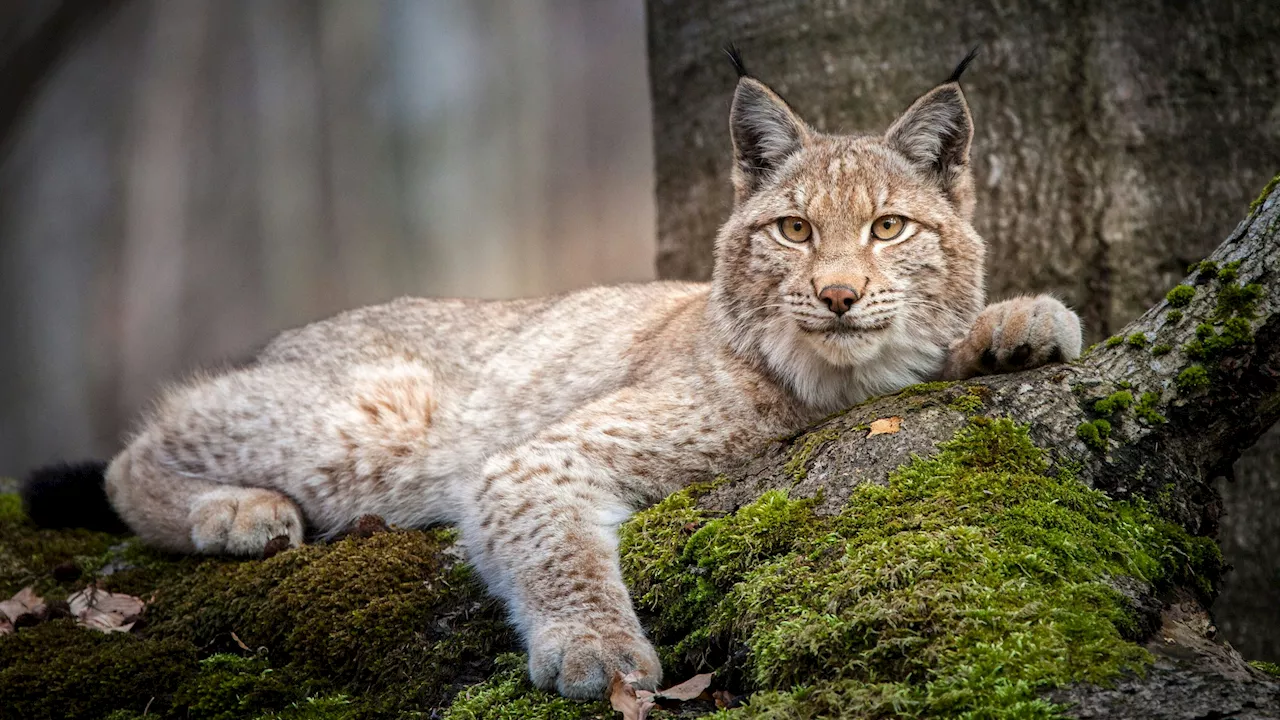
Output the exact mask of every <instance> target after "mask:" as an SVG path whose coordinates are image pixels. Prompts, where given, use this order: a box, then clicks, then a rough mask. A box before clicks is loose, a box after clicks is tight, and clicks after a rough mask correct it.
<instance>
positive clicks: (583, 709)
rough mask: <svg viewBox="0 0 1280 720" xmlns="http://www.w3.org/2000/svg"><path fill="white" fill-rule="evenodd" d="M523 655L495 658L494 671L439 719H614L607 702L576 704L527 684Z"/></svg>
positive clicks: (461, 693)
mask: <svg viewBox="0 0 1280 720" xmlns="http://www.w3.org/2000/svg"><path fill="white" fill-rule="evenodd" d="M524 664H525V659H524V656H523V655H515V654H507V655H502V656H499V657H498V660H497V665H498V668H499V670H498V672H496V673H494V675H493V676H492V677H490V678H489V679H488V680H486V681H485V682H483V683H479V684H477V685H472V686H471V687H468V688H466V689H464V690H463V691H462V692H460V693H458V696H457V697H456V698H454V700H453V704H452V705H451V706H449V708H448V709H447V710H445V712H444V715H443V720H580V719H584V718H614V717H617V714H616V713H614V712H613V711H612V710H611V709H610V708H609V705H608V703H603V702H597V703H580V702H575V701H573V700H566V699H564V698H562V697H559V696H558V695H555V694H552V693H546V692H543V691H541V690H538V689H537V688H535V687H533V686H532V685H531V684H529V680H528V674H527V673H526V672H525V669H524Z"/></svg>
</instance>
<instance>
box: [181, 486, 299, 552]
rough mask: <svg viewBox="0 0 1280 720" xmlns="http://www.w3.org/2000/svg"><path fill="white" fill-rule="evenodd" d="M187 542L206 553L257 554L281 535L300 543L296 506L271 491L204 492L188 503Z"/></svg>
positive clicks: (292, 543)
mask: <svg viewBox="0 0 1280 720" xmlns="http://www.w3.org/2000/svg"><path fill="white" fill-rule="evenodd" d="M190 522H191V541H192V542H193V543H194V544H195V546H196V551H197V552H201V553H206V554H221V553H226V554H229V555H248V556H261V555H262V554H263V551H264V550H266V547H267V543H268V542H270V541H271V540H272V539H273V538H276V537H280V536H284V537H287V538H288V539H289V546H290V547H294V546H297V545H300V544H302V514H301V513H299V512H298V506H297V505H294V504H293V501H292V500H290V499H289V498H287V497H285V496H284V495H282V494H280V493H278V492H275V491H274V490H264V489H260V488H245V487H228V488H223V489H219V490H214V491H211V492H207V493H205V494H203V495H201V496H200V497H198V498H196V500H195V502H194V503H193V504H192V508H191V515H190Z"/></svg>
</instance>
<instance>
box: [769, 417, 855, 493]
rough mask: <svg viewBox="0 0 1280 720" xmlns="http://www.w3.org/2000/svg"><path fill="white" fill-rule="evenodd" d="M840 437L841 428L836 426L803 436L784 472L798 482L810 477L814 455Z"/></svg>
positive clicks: (793, 449)
mask: <svg viewBox="0 0 1280 720" xmlns="http://www.w3.org/2000/svg"><path fill="white" fill-rule="evenodd" d="M840 435H841V430H840V428H838V427H835V426H834V425H828V426H827V427H824V428H822V429H820V430H814V431H812V432H808V433H805V434H804V435H801V436H800V438H799V439H798V440H797V441H796V444H795V446H794V447H793V448H792V450H791V457H790V458H789V459H788V460H787V464H786V465H784V466H783V470H785V471H786V473H787V474H788V475H790V476H791V477H792V478H793V479H795V481H796V482H800V481H801V480H804V479H805V478H806V477H808V475H809V460H811V459H812V458H813V454H814V453H815V452H817V450H818V448H820V447H822V446H823V445H825V444H826V443H829V442H831V441H832V440H835V439H837V438H839V437H840Z"/></svg>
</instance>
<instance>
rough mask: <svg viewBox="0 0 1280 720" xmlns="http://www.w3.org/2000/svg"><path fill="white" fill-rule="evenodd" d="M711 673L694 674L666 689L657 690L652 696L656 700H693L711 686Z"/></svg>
mask: <svg viewBox="0 0 1280 720" xmlns="http://www.w3.org/2000/svg"><path fill="white" fill-rule="evenodd" d="M711 675H712V673H702V674H701V675H694V676H693V677H691V678H689V679H688V680H685V681H684V682H682V683H680V684H679V685H672V686H671V687H669V688H667V689H666V690H659V691H658V692H657V693H655V695H654V697H655V698H657V699H658V700H679V701H681V702H685V701H687V700H693V699H695V698H697V697H698V696H699V695H701V694H702V693H704V692H706V689H707V688H709V687H711Z"/></svg>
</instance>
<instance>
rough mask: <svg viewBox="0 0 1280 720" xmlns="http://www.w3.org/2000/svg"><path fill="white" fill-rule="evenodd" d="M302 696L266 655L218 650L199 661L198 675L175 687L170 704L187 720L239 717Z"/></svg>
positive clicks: (230, 719)
mask: <svg viewBox="0 0 1280 720" xmlns="http://www.w3.org/2000/svg"><path fill="white" fill-rule="evenodd" d="M301 699H303V698H302V697H301V693H300V691H299V688H298V687H297V686H296V685H293V684H291V683H290V682H289V681H288V680H287V679H286V678H285V677H283V676H282V675H281V674H280V673H278V672H275V671H273V670H272V669H271V666H270V664H269V663H268V662H267V659H266V657H263V656H253V657H242V656H239V655H232V654H229V653H219V654H215V655H212V656H210V657H207V658H205V659H204V660H201V661H200V670H199V674H198V675H197V676H196V677H194V678H192V679H191V680H189V681H187V682H185V683H183V684H182V685H181V686H180V687H179V688H178V690H177V692H176V693H175V694H174V699H173V704H174V707H175V708H177V709H179V710H181V711H182V712H183V713H184V714H183V717H186V718H189V719H190V720H240V718H247V717H255V716H257V715H259V714H260V713H262V712H267V711H271V710H276V709H280V708H284V707H286V706H288V705H289V704H291V703H293V702H296V701H298V700H301Z"/></svg>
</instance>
